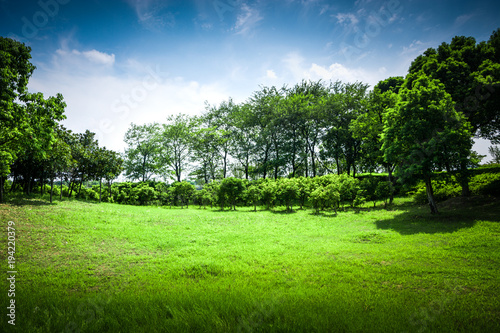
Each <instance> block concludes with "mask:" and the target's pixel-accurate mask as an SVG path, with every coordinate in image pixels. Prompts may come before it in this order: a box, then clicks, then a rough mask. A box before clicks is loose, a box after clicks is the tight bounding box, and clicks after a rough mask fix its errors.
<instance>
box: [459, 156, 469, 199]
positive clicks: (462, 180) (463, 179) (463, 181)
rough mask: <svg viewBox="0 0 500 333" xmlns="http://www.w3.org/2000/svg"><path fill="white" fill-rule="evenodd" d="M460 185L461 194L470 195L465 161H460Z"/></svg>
mask: <svg viewBox="0 0 500 333" xmlns="http://www.w3.org/2000/svg"><path fill="white" fill-rule="evenodd" d="M460 169H461V170H460V185H461V186H462V196H463V197H470V188H469V169H467V164H466V163H465V162H462V163H460Z"/></svg>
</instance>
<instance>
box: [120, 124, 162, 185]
mask: <svg viewBox="0 0 500 333" xmlns="http://www.w3.org/2000/svg"><path fill="white" fill-rule="evenodd" d="M124 141H125V143H126V144H127V145H128V147H127V148H126V149H125V155H124V157H125V158H124V160H125V162H124V170H125V176H126V177H127V178H129V179H132V180H140V181H143V182H144V181H147V180H149V179H150V178H151V177H152V176H153V175H154V174H160V173H161V170H162V169H161V168H162V158H161V149H162V146H161V141H160V125H158V124H157V123H153V124H144V125H136V124H133V123H132V124H130V128H129V129H128V130H127V132H126V133H125V139H124Z"/></svg>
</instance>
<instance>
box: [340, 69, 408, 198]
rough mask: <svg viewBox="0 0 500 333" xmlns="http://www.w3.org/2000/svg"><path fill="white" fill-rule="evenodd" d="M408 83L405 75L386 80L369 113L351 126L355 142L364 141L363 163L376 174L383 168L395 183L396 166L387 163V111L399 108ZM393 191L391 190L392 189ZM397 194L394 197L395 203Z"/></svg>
mask: <svg viewBox="0 0 500 333" xmlns="http://www.w3.org/2000/svg"><path fill="white" fill-rule="evenodd" d="M403 83H404V78H403V77H401V76H397V77H390V78H388V79H386V80H382V81H380V82H379V83H377V85H375V87H374V88H373V91H372V92H371V93H370V96H369V100H368V104H369V106H368V108H367V111H366V112H363V113H360V114H359V115H358V117H357V118H356V119H353V120H352V121H351V123H350V125H349V128H350V131H351V132H352V135H353V137H354V138H355V139H358V140H360V141H361V144H360V157H361V160H362V161H361V162H362V163H363V164H364V166H365V168H367V169H368V170H369V171H370V172H372V171H375V170H376V169H378V168H379V167H380V166H383V168H384V169H385V170H386V171H387V173H388V175H389V179H388V181H389V182H390V183H391V184H392V182H393V179H392V173H393V171H394V164H392V163H387V162H386V161H384V155H383V152H382V149H381V148H382V131H383V128H384V122H385V118H386V112H387V110H389V109H391V108H393V107H395V106H396V102H397V101H398V93H399V90H400V88H401V86H402V85H403ZM389 188H391V187H390V186H389ZM392 200H393V195H392V193H391V195H390V202H391V203H392Z"/></svg>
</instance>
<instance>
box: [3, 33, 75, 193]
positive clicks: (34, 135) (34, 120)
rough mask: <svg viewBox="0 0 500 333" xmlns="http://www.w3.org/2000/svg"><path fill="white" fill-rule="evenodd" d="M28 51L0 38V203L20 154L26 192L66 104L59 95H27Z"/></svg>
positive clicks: (53, 138)
mask: <svg viewBox="0 0 500 333" xmlns="http://www.w3.org/2000/svg"><path fill="white" fill-rule="evenodd" d="M30 52H31V48H29V47H27V46H25V45H24V44H22V43H19V42H17V41H14V40H12V39H10V38H3V37H0V110H1V112H0V123H1V126H0V202H1V201H3V187H4V186H3V182H4V178H5V177H6V176H7V175H8V174H9V173H10V169H11V165H12V163H13V162H16V159H17V158H18V157H19V156H20V155H24V156H23V157H24V159H23V161H21V164H24V166H25V167H26V168H24V170H25V171H27V172H28V177H27V178H29V179H28V180H27V185H28V186H27V188H26V190H27V192H28V193H29V192H30V187H31V181H32V177H33V175H34V174H35V172H36V171H41V173H42V174H41V178H42V179H41V180H43V171H44V170H43V169H42V170H40V169H39V168H38V170H34V169H35V168H37V167H39V166H41V164H40V163H41V162H42V161H43V160H45V159H46V158H47V152H48V150H50V148H51V145H52V144H54V143H55V142H56V135H55V131H56V127H57V123H58V121H61V120H63V119H65V118H66V117H65V116H64V108H65V106H66V104H65V103H64V101H63V97H62V95H61V94H57V96H55V97H49V98H47V99H45V98H44V97H43V94H41V93H28V91H27V84H28V81H29V78H30V77H31V75H32V73H33V71H34V70H35V66H33V65H32V64H31V63H30V59H31V54H30Z"/></svg>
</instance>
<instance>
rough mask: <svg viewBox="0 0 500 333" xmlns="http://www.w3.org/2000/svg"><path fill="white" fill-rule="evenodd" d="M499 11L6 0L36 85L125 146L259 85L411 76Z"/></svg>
mask: <svg viewBox="0 0 500 333" xmlns="http://www.w3.org/2000/svg"><path fill="white" fill-rule="evenodd" d="M498 13H500V2H499V1H496V0H492V1H484V0H475V1H459V0H453V1H451V0H439V1H436V0H433V1H427V0H418V1H417V0H415V1H411V0H386V1H378V0H358V1H343V0H339V1H329V0H268V1H264V0H255V1H251V0H248V1H247V0H184V1H173V0H172V1H170V0H86V1H82V0H40V1H32V0H29V1H23V0H21V1H18V0H0V35H1V36H4V37H12V38H15V39H17V40H19V41H22V42H24V43H25V44H26V45H29V46H30V47H31V48H32V62H33V63H34V64H35V65H36V67H37V69H36V71H35V73H34V75H33V77H32V79H31V81H30V85H29V88H30V90H31V91H40V92H43V93H44V94H46V95H54V94H56V93H58V92H60V93H62V94H63V96H64V98H65V101H66V103H67V104H68V106H67V109H66V115H67V117H68V119H67V120H66V121H65V122H64V124H65V125H66V126H67V127H68V128H70V129H72V130H73V131H76V132H83V131H85V130H86V129H89V130H91V131H93V132H95V133H97V136H98V139H99V142H100V143H101V145H105V146H106V147H107V148H110V149H114V150H118V151H122V150H123V148H124V143H123V136H124V134H125V131H126V130H127V128H128V126H129V124H130V123H131V122H134V123H138V124H143V123H147V122H155V121H156V122H160V123H161V122H164V121H165V119H166V117H167V116H168V115H171V114H177V113H179V112H182V113H187V114H191V115H194V114H199V113H200V112H202V111H203V110H204V101H208V102H209V103H210V104H212V105H213V104H218V103H220V102H221V101H222V100H226V99H228V98H229V97H232V98H233V99H234V100H235V101H237V102H243V101H244V100H245V99H247V98H248V97H249V96H250V95H251V94H252V92H254V91H256V90H258V89H259V86H260V85H265V86H271V85H275V86H278V87H281V86H282V85H284V84H287V85H293V84H295V83H297V82H299V81H301V80H302V79H311V80H318V79H323V80H326V81H329V80H333V81H335V80H342V81H344V82H354V81H362V82H365V83H368V84H370V86H373V85H375V84H376V83H377V82H378V81H380V80H383V79H385V78H387V77H389V76H395V75H401V76H404V75H405V74H406V73H407V70H408V67H409V65H410V63H411V61H412V60H413V59H414V58H415V57H416V56H418V55H419V54H421V53H422V52H423V51H425V50H426V49H427V48H429V47H437V46H438V45H439V44H441V43H442V42H450V41H451V39H452V38H453V37H454V36H457V35H463V36H473V37H475V38H476V40H477V41H483V40H487V39H488V38H489V36H490V35H491V33H492V32H493V30H495V29H497V28H498V27H500V16H499V15H498ZM488 145H489V144H488V143H484V142H483V143H480V144H477V145H476V146H475V148H476V150H478V151H479V152H480V153H481V154H486V153H487V147H488Z"/></svg>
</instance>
